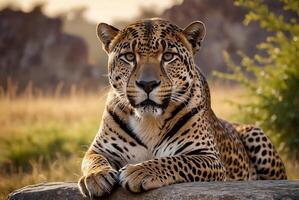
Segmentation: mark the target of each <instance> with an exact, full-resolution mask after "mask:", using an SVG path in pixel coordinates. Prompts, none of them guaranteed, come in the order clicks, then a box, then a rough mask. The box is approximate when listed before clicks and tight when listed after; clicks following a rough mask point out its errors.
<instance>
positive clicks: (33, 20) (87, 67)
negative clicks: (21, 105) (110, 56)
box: [0, 6, 101, 93]
mask: <svg viewBox="0 0 299 200" xmlns="http://www.w3.org/2000/svg"><path fill="white" fill-rule="evenodd" d="M94 28H95V27H94ZM94 37H95V38H96V34H95V33H94ZM99 48H100V47H99ZM100 77H101V76H100V75H99V74H98V73H97V68H96V67H95V66H93V65H91V64H90V63H89V60H88V46H87V44H86V42H85V41H84V39H83V38H81V37H78V36H75V35H72V34H67V33H65V32H64V31H63V20H62V19H61V18H59V17H55V18H50V17H48V16H46V15H45V14H43V12H42V7H40V6H37V7H35V8H34V9H33V10H32V11H30V12H23V11H18V10H13V9H10V8H5V9H3V10H1V11H0V86H2V87H3V89H4V90H5V89H6V88H8V86H7V85H8V83H7V82H8V79H10V80H12V81H13V82H14V84H15V85H17V86H18V92H17V93H21V92H22V91H23V90H24V89H25V88H26V87H27V85H28V83H30V82H31V84H33V86H34V88H39V89H42V90H45V89H49V90H50V91H53V90H55V89H56V87H57V85H59V84H60V85H61V84H63V87H64V88H65V90H66V91H67V89H69V88H70V87H71V86H73V85H77V86H80V87H84V86H85V87H89V88H91V87H92V88H93V89H94V88H98V87H96V86H99V84H100V81H101V80H100Z"/></svg>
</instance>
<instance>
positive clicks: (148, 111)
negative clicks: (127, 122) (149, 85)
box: [135, 105, 163, 118]
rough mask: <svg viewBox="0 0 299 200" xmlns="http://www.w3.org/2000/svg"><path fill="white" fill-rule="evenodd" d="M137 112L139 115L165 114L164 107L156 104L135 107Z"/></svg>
mask: <svg viewBox="0 0 299 200" xmlns="http://www.w3.org/2000/svg"><path fill="white" fill-rule="evenodd" d="M135 113H136V115H137V116H138V117H141V118H142V117H149V116H153V117H159V116H161V115H162V114H163V109H162V108H159V107H157V106H154V105H145V106H141V107H137V108H135Z"/></svg>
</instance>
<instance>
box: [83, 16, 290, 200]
mask: <svg viewBox="0 0 299 200" xmlns="http://www.w3.org/2000/svg"><path fill="white" fill-rule="evenodd" d="M96 30H97V31H96V32H97V37H98V38H99V42H100V43H101V44H102V47H103V49H104V50H105V51H106V53H107V54H108V66H107V67H108V79H109V85H110V86H109V87H110V88H109V92H108V97H107V100H106V104H105V109H104V111H103V115H102V121H101V123H100V128H99V130H98V132H97V134H96V136H95V137H94V139H93V141H92V142H91V145H90V147H89V148H88V150H87V151H86V153H85V155H84V158H83V160H82V176H81V178H80V179H79V181H78V186H79V189H80V191H81V193H82V194H83V195H84V196H86V197H90V198H94V197H102V196H105V195H109V194H111V192H112V191H113V189H114V188H115V187H116V186H117V185H120V186H122V187H123V188H125V189H126V190H128V191H131V192H134V193H138V192H145V191H148V190H151V189H155V188H159V187H162V186H167V185H170V184H176V183H185V182H208V181H242V180H244V181H246V180H265V179H268V180H280V179H287V175H286V170H285V166H284V163H283V161H282V159H281V157H280V156H279V154H278V152H277V151H276V149H275V147H274V145H273V143H272V142H271V141H270V139H269V137H268V136H267V135H266V134H265V133H264V132H263V130H262V129H261V128H259V127H257V126H255V125H246V124H237V123H231V122H228V121H226V120H223V119H221V118H218V117H217V116H216V115H215V113H214V111H213V110H212V108H211V97H210V89H209V85H208V82H207V80H206V78H205V76H204V74H203V73H202V71H201V69H200V67H199V66H198V65H196V63H195V59H194V58H195V55H196V53H197V52H198V51H199V50H200V48H201V46H202V43H203V40H204V38H205V34H206V27H205V24H204V23H203V22H201V21H194V22H192V23H190V24H189V25H188V26H186V27H185V28H180V27H179V26H177V25H176V24H174V23H172V22H170V21H168V20H166V19H160V18H151V19H143V20H139V21H136V22H134V23H132V24H129V25H127V26H125V27H124V28H123V29H118V28H116V27H114V26H112V25H109V24H106V23H99V24H98V26H97V28H96ZM211 59H212V57H211Z"/></svg>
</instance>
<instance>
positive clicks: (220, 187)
mask: <svg viewBox="0 0 299 200" xmlns="http://www.w3.org/2000/svg"><path fill="white" fill-rule="evenodd" d="M37 199H38V200H40V199H43V200H50V199H55V200H62V199H79V200H81V199H82V200H83V199H84V198H83V197H82V196H81V194H80V192H79V190H78V188H77V183H64V182H54V183H42V184H37V185H31V186H27V187H24V188H21V189H19V190H16V191H14V192H12V193H11V194H10V195H9V197H8V200H37ZM85 199H86V198H85ZM100 199H103V200H105V199H106V200H116V199H117V200H137V199H138V200H152V199H159V200H166V199H167V200H168V199H175V200H185V199H186V200H187V199H188V200H195V199H197V200H237V199H238V200H243V199H244V200H245V199H246V200H247V199H258V200H261V199H265V200H270V199H282V200H296V199H297V200H298V199H299V181H247V182H244V181H238V182H209V183H200V182H197V183H182V184H174V185H170V186H166V187H162V188H158V189H155V190H151V191H148V192H145V193H142V194H132V193H130V192H128V191H126V190H125V189H123V188H121V187H118V188H116V189H115V191H113V193H112V195H110V196H109V197H105V198H100Z"/></svg>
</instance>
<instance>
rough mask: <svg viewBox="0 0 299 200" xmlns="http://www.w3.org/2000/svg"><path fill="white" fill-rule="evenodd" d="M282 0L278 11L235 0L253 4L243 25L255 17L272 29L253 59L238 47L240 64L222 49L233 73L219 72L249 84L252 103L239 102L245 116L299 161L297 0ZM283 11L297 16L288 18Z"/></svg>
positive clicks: (262, 4)
mask: <svg viewBox="0 0 299 200" xmlns="http://www.w3.org/2000/svg"><path fill="white" fill-rule="evenodd" d="M268 2H269V3H271V2H270V1H268ZM280 2H281V4H282V10H281V12H280V14H277V13H274V12H271V11H270V10H269V8H268V6H267V4H266V3H265V1H263V0H235V4H236V5H237V6H241V7H245V8H247V9H249V12H248V13H247V14H246V16H245V19H244V24H245V25H248V24H249V23H251V22H253V21H257V22H259V25H260V27H261V28H263V29H266V30H267V31H269V33H270V34H269V36H268V37H267V38H266V40H265V41H264V42H263V43H261V44H259V45H258V46H257V48H258V53H257V54H256V55H255V56H254V57H253V58H250V57H248V56H246V55H244V54H243V53H241V52H239V56H240V57H241V64H240V65H239V66H238V65H236V64H235V63H233V62H232V60H231V58H230V56H229V55H228V54H227V53H224V57H225V59H226V61H227V64H228V66H229V68H230V69H232V71H233V73H230V74H229V73H220V72H216V75H217V76H219V77H222V78H225V79H229V80H233V81H236V82H238V83H240V84H241V85H242V86H244V87H245V88H246V89H247V96H248V98H249V100H248V101H247V102H248V103H246V104H243V105H240V104H239V107H240V110H241V113H242V116H243V117H242V120H243V121H245V122H257V124H258V125H260V126H261V127H263V128H264V130H265V131H266V132H267V133H269V134H270V135H271V138H272V140H274V142H275V143H276V144H277V145H279V149H280V150H281V151H283V152H284V153H287V154H288V155H289V156H291V157H293V158H295V159H297V160H299V25H298V21H297V20H298V17H299V1H298V0H280ZM284 12H292V13H293V14H294V15H293V16H295V17H293V18H291V19H290V18H286V17H285V16H284Z"/></svg>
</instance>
